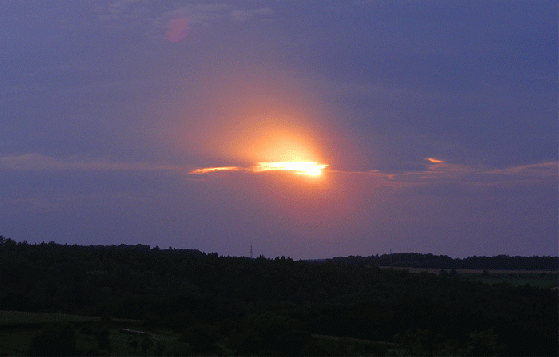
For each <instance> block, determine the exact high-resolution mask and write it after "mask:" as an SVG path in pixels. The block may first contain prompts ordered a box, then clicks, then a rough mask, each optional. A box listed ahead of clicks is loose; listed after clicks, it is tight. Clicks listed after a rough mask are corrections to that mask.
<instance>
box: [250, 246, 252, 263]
mask: <svg viewBox="0 0 559 357" xmlns="http://www.w3.org/2000/svg"><path fill="white" fill-rule="evenodd" d="M250 259H252V244H251V245H250Z"/></svg>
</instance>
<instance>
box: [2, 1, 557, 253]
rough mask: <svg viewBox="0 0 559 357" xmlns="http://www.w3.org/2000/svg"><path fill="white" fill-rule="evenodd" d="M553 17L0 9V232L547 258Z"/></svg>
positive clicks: (544, 9)
mask: <svg viewBox="0 0 559 357" xmlns="http://www.w3.org/2000/svg"><path fill="white" fill-rule="evenodd" d="M557 16H558V3H557V1H540V0H528V1H522V0H511V1H491V0H467V1H461V0H456V1H435V0H421V1H415V0H408V1H404V0H399V1H388V0H387V1H383V0H373V1H366V0H355V1H353V0H347V1H338V0H335V1H328V0H309V1H290V0H278V1H274V0H269V1H268V0H251V1H248V0H247V1H225V0H217V1H210V0H206V1H166V0H161V1H143V0H108V1H100V0H99V1H97V0H95V1H70V0H68V1H57V0H55V1H52V0H45V1H32V0H29V1H16V0H3V1H1V2H0V235H3V236H4V237H9V238H12V239H14V240H16V241H27V242H28V243H41V242H43V241H44V242H49V241H55V242H57V243H61V244H64V243H67V244H80V245H90V244H149V245H151V246H152V247H154V246H159V247H160V248H169V247H172V248H186V249H199V250H201V251H204V252H208V253H209V252H217V253H218V254H220V255H224V256H248V255H249V254H250V247H251V245H252V247H253V251H254V255H255V256H259V255H264V256H266V257H276V256H290V257H292V258H294V259H314V258H328V257H333V256H348V255H361V256H369V255H374V254H384V253H388V252H418V253H432V254H436V255H439V254H444V255H449V256H452V257H460V258H462V257H467V256H474V255H477V256H493V255H498V254H507V255H520V256H532V255H540V256H542V255H553V256H556V255H557V253H558V234H559V232H558V222H559V218H558V217H559V216H558V200H559V199H558V194H559V193H558V167H559V166H558V108H557V107H558V104H557V100H558V83H557V82H558V80H557V78H558V73H557V72H558V59H557V57H558V45H557V41H558V35H557V32H558V31H557V30H558V29H557V27H558V25H557ZM291 162H310V163H315V164H311V165H314V166H313V168H312V169H310V170H307V169H305V168H303V169H301V168H297V169H295V170H289V169H287V170H286V169H285V168H292V167H293V165H294V164H285V163H291ZM262 163H264V164H262ZM266 163H267V164H266ZM270 163H275V164H270ZM278 163H281V164H278ZM266 165H267V166H266ZM282 165H283V166H282ZM299 165H303V164H299ZM263 168H268V169H263ZM270 168H274V169H270ZM277 168H284V170H278V169H277ZM311 170H312V172H311ZM310 173H312V174H310Z"/></svg>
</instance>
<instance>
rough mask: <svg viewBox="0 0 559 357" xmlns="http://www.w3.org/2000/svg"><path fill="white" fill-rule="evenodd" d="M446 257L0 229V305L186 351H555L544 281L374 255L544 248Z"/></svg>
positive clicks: (480, 262)
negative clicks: (51, 238)
mask: <svg viewBox="0 0 559 357" xmlns="http://www.w3.org/2000/svg"><path fill="white" fill-rule="evenodd" d="M446 258H448V257H446ZM446 258H443V257H436V256H433V255H429V254H427V255H422V254H392V255H383V256H380V257H376V256H375V257H368V258H360V257H348V258H335V259H330V260H327V261H324V262H316V261H315V262H309V261H294V260H293V259H290V258H285V257H281V258H274V259H268V258H265V257H258V258H256V259H250V258H239V257H223V256H218V254H217V253H210V254H205V253H202V252H200V251H198V250H183V249H180V250H179V249H159V248H158V247H155V248H150V247H149V246H146V245H119V246H118V245H117V246H77V245H59V244H55V243H54V242H50V243H46V244H45V243H42V244H27V243H16V242H15V241H13V240H11V239H6V238H4V237H0V310H15V311H30V312H65V313H72V314H77V315H85V316H109V317H111V318H113V319H114V318H126V319H137V320H141V321H142V328H143V329H145V330H150V329H158V328H166V329H171V330H173V331H177V332H180V333H181V339H182V340H184V341H187V342H188V343H189V346H190V350H188V351H187V352H188V353H189V354H193V355H200V354H209V355H216V354H222V353H223V352H222V350H220V348H218V345H219V346H225V347H226V348H227V350H228V351H231V352H232V353H234V354H236V355H274V354H275V355H301V354H303V355H332V354H335V355H339V354H348V353H349V352H348V351H347V350H340V349H339V346H338V345H336V344H335V343H334V342H331V341H336V338H338V339H342V338H349V339H359V340H363V341H366V343H362V344H361V345H360V346H361V347H359V348H360V349H358V350H353V351H352V352H351V354H362V355H386V354H391V353H395V352H394V351H397V350H400V351H401V353H403V354H408V355H557V354H558V323H559V321H558V296H557V293H556V292H554V291H551V290H550V289H541V288H536V287H532V286H529V285H525V286H521V287H513V286H511V285H509V284H506V283H502V284H496V285H488V284H483V283H479V282H477V283H476V282H469V281H464V280H462V279H460V276H459V275H458V274H444V275H440V276H437V275H435V274H428V273H419V274H412V273H408V272H407V271H404V270H396V269H379V268H378V267H377V265H393V266H410V265H406V264H409V263H411V262H413V263H414V264H417V265H415V266H421V267H426V266H429V267H432V268H465V267H471V268H476V269H494V268H499V269H502V268H507V267H510V268H514V269H518V268H517V266H516V265H515V264H521V265H522V264H528V265H525V266H524V267H523V268H525V269H556V268H557V258H556V257H555V258H553V257H544V258H537V257H534V258H521V257H506V256H498V257H494V258H485V257H473V258H466V259H462V260H456V259H451V258H448V259H446ZM386 259H388V260H389V262H390V264H387V263H386ZM525 259H526V260H525ZM341 261H343V263H340V262H341ZM350 261H351V262H354V264H353V263H352V264H347V263H348V262H350ZM551 261H553V262H551ZM443 262H445V264H443ZM498 262H501V263H502V264H504V265H499V264H498ZM458 263H460V264H463V265H459V264H458ZM399 264H402V265H399ZM422 264H423V265H422ZM452 264H456V265H452ZM530 264H532V265H530ZM553 266H554V267H555V268H553ZM544 267H545V268H544ZM109 320H110V319H109ZM51 332H52V331H51ZM51 332H49V333H51ZM52 333H54V332H52ZM56 333H58V334H59V335H61V334H71V333H72V331H70V332H68V330H67V327H65V328H64V329H62V328H61V329H60V331H59V332H56ZM45 334H46V332H44V333H42V334H39V335H37V336H36V339H35V340H34V345H33V346H36V344H37V343H39V342H40V341H41V338H47V337H44V336H45ZM100 336H101V335H100ZM317 336H329V337H328V338H329V340H325V339H320V338H319V337H317ZM37 341H39V342H37ZM100 341H101V339H100ZM324 341H326V342H328V343H326V342H324ZM329 341H330V342H329ZM146 343H147V342H146ZM33 348H35V347H33ZM71 351H72V353H75V352H76V351H75V350H71ZM181 354H184V351H183V352H181Z"/></svg>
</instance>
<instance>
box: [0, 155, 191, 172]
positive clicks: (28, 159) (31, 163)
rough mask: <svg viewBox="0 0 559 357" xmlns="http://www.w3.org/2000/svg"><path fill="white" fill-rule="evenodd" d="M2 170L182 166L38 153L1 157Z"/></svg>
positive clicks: (166, 168)
mask: <svg viewBox="0 0 559 357" xmlns="http://www.w3.org/2000/svg"><path fill="white" fill-rule="evenodd" d="M0 170H17V171H63V170H83V171H92V170H106V171H180V170H182V167H180V166H175V165H160V164H152V163H145V162H114V161H102V160H78V159H76V158H70V159H58V158H54V157H50V156H45V155H41V154H37V153H28V154H20V155H7V156H3V157H0Z"/></svg>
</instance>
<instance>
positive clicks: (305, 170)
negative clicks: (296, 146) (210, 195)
mask: <svg viewBox="0 0 559 357" xmlns="http://www.w3.org/2000/svg"><path fill="white" fill-rule="evenodd" d="M326 166H328V165H326V164H319V163H317V162H305V161H295V162H257V163H256V164H255V165H254V166H252V168H243V167H239V166H218V167H204V168H201V169H195V170H192V171H190V172H189V174H190V175H204V174H207V173H210V172H216V171H241V170H247V171H250V170H252V172H255V173H258V172H263V171H293V172H294V173H295V174H298V175H309V176H320V175H321V174H322V170H324V168H326Z"/></svg>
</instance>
